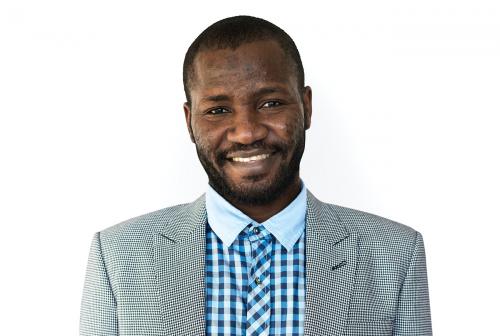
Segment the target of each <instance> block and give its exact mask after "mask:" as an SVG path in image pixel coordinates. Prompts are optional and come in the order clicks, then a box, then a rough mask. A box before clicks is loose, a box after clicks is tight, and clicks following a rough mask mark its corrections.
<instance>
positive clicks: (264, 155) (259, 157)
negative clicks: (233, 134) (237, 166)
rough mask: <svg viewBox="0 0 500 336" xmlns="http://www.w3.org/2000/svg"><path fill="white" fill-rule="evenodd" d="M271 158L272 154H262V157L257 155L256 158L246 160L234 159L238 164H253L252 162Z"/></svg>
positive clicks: (251, 157)
mask: <svg viewBox="0 0 500 336" xmlns="http://www.w3.org/2000/svg"><path fill="white" fill-rule="evenodd" d="M270 156H271V154H261V155H255V156H250V157H246V158H242V157H234V158H233V161H236V162H251V161H258V160H264V159H267V158H268V157H270Z"/></svg>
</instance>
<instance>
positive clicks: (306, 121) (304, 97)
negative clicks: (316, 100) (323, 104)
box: [302, 86, 312, 130]
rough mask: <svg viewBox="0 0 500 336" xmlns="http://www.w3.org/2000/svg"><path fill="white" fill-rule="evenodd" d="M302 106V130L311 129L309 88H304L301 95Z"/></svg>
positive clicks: (310, 93) (310, 95)
mask: <svg viewBox="0 0 500 336" xmlns="http://www.w3.org/2000/svg"><path fill="white" fill-rule="evenodd" d="M302 104H303V108H304V129H306V130H307V129H309V127H311V116H312V90H311V87H310V86H306V87H304V91H303V93H302Z"/></svg>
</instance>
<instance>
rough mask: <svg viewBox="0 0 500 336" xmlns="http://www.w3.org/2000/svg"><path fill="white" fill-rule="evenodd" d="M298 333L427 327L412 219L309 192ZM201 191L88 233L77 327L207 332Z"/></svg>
mask: <svg viewBox="0 0 500 336" xmlns="http://www.w3.org/2000/svg"><path fill="white" fill-rule="evenodd" d="M307 197H308V200H307V220H306V305H305V321H304V335H309V336H318V335H321V336H323V335H347V336H354V335H363V336H370V335H374V336H377V335H380V336H382V335H419V336H422V335H431V334H432V330H431V318H430V309H429V296H428V289H427V275H426V266H425V252H424V245H423V241H422V236H421V235H420V234H419V233H418V232H416V231H414V230H412V229H411V228H409V227H407V226H404V225H401V224H397V223H394V222H391V221H389V220H387V219H384V218H381V217H377V216H374V215H370V214H367V213H363V212H360V211H356V210H352V209H347V208H343V207H339V206H336V205H332V204H326V203H323V202H320V201H319V200H317V199H316V198H315V197H314V196H313V195H312V194H311V193H308V196H307ZM206 222H207V217H206V210H205V198H204V196H202V197H200V198H199V199H197V200H196V201H194V202H193V203H190V204H183V205H177V206H174V207H170V208H166V209H163V210H159V211H156V212H153V213H150V214H147V215H143V216H140V217H137V218H133V219H130V220H128V221H126V222H123V223H121V224H118V225H115V226H113V227H110V228H108V229H106V230H104V231H102V232H99V233H97V234H96V235H95V236H94V239H93V242H92V247H91V251H90V257H89V263H88V268H87V275H86V279H85V286H84V292H83V299H82V307H81V319H80V335H82V336H87V335H129V336H139V335H144V336H152V335H175V336H177V335H190V336H191V335H204V334H205V228H206Z"/></svg>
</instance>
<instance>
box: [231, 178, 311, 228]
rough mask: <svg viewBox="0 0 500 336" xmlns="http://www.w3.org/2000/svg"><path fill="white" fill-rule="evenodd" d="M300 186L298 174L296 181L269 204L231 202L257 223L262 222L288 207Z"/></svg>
mask: <svg viewBox="0 0 500 336" xmlns="http://www.w3.org/2000/svg"><path fill="white" fill-rule="evenodd" d="M300 187H301V183H300V179H299V177H298V176H297V178H296V179H295V181H294V182H293V183H291V184H290V185H289V187H288V188H287V189H286V190H285V191H284V192H283V193H281V195H279V196H278V197H277V198H276V199H274V200H273V201H271V202H269V203H267V204H258V205H255V204H242V203H237V202H231V204H232V205H234V206H235V207H236V208H237V209H239V210H240V211H241V212H243V213H244V214H245V215H247V216H248V217H250V218H252V219H253V220H254V221H256V222H257V223H262V222H265V221H266V220H268V219H269V218H271V217H272V216H274V215H276V214H277V213H278V212H280V211H281V210H283V209H284V208H286V207H287V206H288V204H290V203H291V202H292V201H293V200H294V199H295V198H296V197H297V195H298V194H299V193H300Z"/></svg>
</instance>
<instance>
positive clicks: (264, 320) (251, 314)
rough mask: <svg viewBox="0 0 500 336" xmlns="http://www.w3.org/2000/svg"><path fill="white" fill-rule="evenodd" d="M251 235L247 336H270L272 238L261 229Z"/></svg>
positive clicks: (255, 230)
mask: <svg viewBox="0 0 500 336" xmlns="http://www.w3.org/2000/svg"><path fill="white" fill-rule="evenodd" d="M253 230H254V231H253V232H254V233H256V234H255V235H250V242H251V244H252V269H251V272H250V276H251V277H250V279H249V285H248V297H247V335H248V336H266V335H269V322H270V316H271V307H270V305H271V293H270V281H271V278H270V276H269V268H270V266H271V253H272V236H271V234H269V232H266V233H267V234H266V235H265V236H264V235H263V234H262V232H260V230H259V228H254V229H253Z"/></svg>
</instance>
